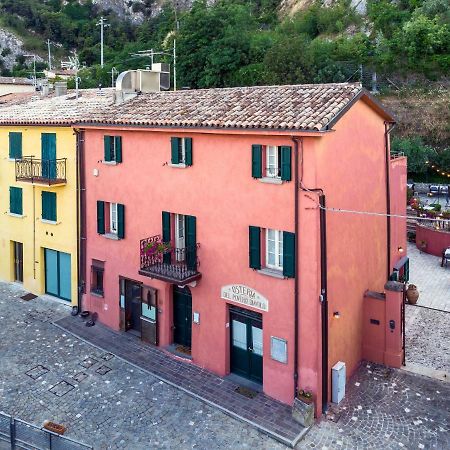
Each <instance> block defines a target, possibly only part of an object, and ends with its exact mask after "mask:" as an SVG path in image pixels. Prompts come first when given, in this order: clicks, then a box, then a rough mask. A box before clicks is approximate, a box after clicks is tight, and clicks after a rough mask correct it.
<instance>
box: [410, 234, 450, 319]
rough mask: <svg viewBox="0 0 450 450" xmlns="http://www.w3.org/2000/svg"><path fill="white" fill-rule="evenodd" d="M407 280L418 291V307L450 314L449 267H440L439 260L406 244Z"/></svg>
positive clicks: (412, 245)
mask: <svg viewBox="0 0 450 450" xmlns="http://www.w3.org/2000/svg"><path fill="white" fill-rule="evenodd" d="M408 256H409V259H410V263H409V268H410V270H409V279H410V283H412V284H415V285H416V286H417V289H418V290H419V293H420V297H419V301H418V302H417V304H418V305H420V306H427V307H429V308H435V309H440V310H443V311H448V312H450V266H448V267H441V258H439V257H437V256H433V255H429V254H428V253H423V252H421V251H420V250H419V249H418V248H417V247H416V246H415V244H412V243H408Z"/></svg>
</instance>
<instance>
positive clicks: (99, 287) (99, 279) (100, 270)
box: [91, 260, 105, 296]
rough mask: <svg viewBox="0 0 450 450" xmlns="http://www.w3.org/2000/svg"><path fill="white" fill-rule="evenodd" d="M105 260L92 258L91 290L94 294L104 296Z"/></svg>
mask: <svg viewBox="0 0 450 450" xmlns="http://www.w3.org/2000/svg"><path fill="white" fill-rule="evenodd" d="M104 271H105V269H104V263H103V261H96V260H92V266H91V292H92V293H93V294H97V295H101V296H103V294H104V292H103V275H104Z"/></svg>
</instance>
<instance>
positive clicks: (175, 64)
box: [173, 39, 177, 91]
mask: <svg viewBox="0 0 450 450" xmlns="http://www.w3.org/2000/svg"><path fill="white" fill-rule="evenodd" d="M173 90H174V91H176V90H177V40H176V39H174V40H173Z"/></svg>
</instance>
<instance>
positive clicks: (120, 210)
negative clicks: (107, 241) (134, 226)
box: [117, 203, 125, 239]
mask: <svg viewBox="0 0 450 450" xmlns="http://www.w3.org/2000/svg"><path fill="white" fill-rule="evenodd" d="M117 237H118V238H119V239H124V238H125V205H122V204H120V203H118V204H117Z"/></svg>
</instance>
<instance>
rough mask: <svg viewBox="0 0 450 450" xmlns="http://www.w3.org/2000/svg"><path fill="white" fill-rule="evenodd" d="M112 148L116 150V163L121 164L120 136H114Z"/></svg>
mask: <svg viewBox="0 0 450 450" xmlns="http://www.w3.org/2000/svg"><path fill="white" fill-rule="evenodd" d="M114 146H115V148H116V162H118V163H121V162H122V136H114Z"/></svg>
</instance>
